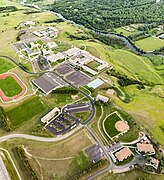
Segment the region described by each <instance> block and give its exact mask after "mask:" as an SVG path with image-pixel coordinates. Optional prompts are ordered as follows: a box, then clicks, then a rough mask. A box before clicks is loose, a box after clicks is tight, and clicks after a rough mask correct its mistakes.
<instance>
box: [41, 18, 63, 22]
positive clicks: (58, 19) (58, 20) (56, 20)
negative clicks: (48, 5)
mask: <svg viewBox="0 0 164 180" xmlns="http://www.w3.org/2000/svg"><path fill="white" fill-rule="evenodd" d="M61 22H64V20H62V19H60V18H57V19H54V20H49V21H44V23H61Z"/></svg>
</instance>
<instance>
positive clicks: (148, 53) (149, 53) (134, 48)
mask: <svg viewBox="0 0 164 180" xmlns="http://www.w3.org/2000/svg"><path fill="white" fill-rule="evenodd" d="M158 1H160V0H158ZM25 2H26V0H24V1H23V2H22V3H21V4H22V5H24V6H29V7H33V8H35V9H38V10H42V9H41V8H40V7H39V6H38V5H34V4H25ZM43 11H45V12H49V13H52V14H54V15H56V16H58V17H59V18H60V19H62V20H63V21H66V22H69V23H71V24H74V25H75V26H78V27H80V28H85V29H88V28H86V27H85V26H83V25H81V24H77V23H75V22H74V21H71V20H69V19H66V18H65V17H64V16H63V15H62V14H59V13H57V12H54V11H50V10H43ZM88 30H90V29H88ZM90 31H92V32H94V33H97V34H98V33H99V34H102V35H105V36H108V37H116V38H119V39H121V40H123V41H124V43H125V45H126V47H128V48H129V49H130V50H131V51H133V52H134V53H135V54H138V55H143V56H154V55H156V56H160V57H164V54H161V53H154V52H153V51H143V50H142V52H140V51H139V50H138V49H139V48H138V47H137V46H136V45H134V44H133V43H132V42H130V40H129V39H128V38H127V37H126V36H124V35H120V34H117V33H108V34H105V33H102V32H97V31H96V30H90Z"/></svg>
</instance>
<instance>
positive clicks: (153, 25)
mask: <svg viewBox="0 0 164 180" xmlns="http://www.w3.org/2000/svg"><path fill="white" fill-rule="evenodd" d="M159 25H160V23H159V22H153V23H151V24H143V25H140V26H138V28H137V29H138V30H139V31H145V32H147V33H148V32H149V31H150V30H151V29H153V28H156V27H158V26H159Z"/></svg>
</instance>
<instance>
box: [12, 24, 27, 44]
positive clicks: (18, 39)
mask: <svg viewBox="0 0 164 180" xmlns="http://www.w3.org/2000/svg"><path fill="white" fill-rule="evenodd" d="M15 29H17V27H15ZM23 34H26V31H22V32H20V33H19V34H18V35H17V37H16V41H20V37H21V36H22V35H23Z"/></svg>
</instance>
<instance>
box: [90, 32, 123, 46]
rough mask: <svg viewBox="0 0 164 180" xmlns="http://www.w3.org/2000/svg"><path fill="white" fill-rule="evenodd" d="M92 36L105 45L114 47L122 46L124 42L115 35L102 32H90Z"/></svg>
mask: <svg viewBox="0 0 164 180" xmlns="http://www.w3.org/2000/svg"><path fill="white" fill-rule="evenodd" d="M92 35H93V37H94V38H95V39H97V40H99V41H101V42H103V43H104V44H106V45H109V46H112V47H114V48H122V47H125V46H126V44H125V42H124V41H123V40H121V39H119V38H116V37H109V36H107V35H104V34H97V33H92Z"/></svg>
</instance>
